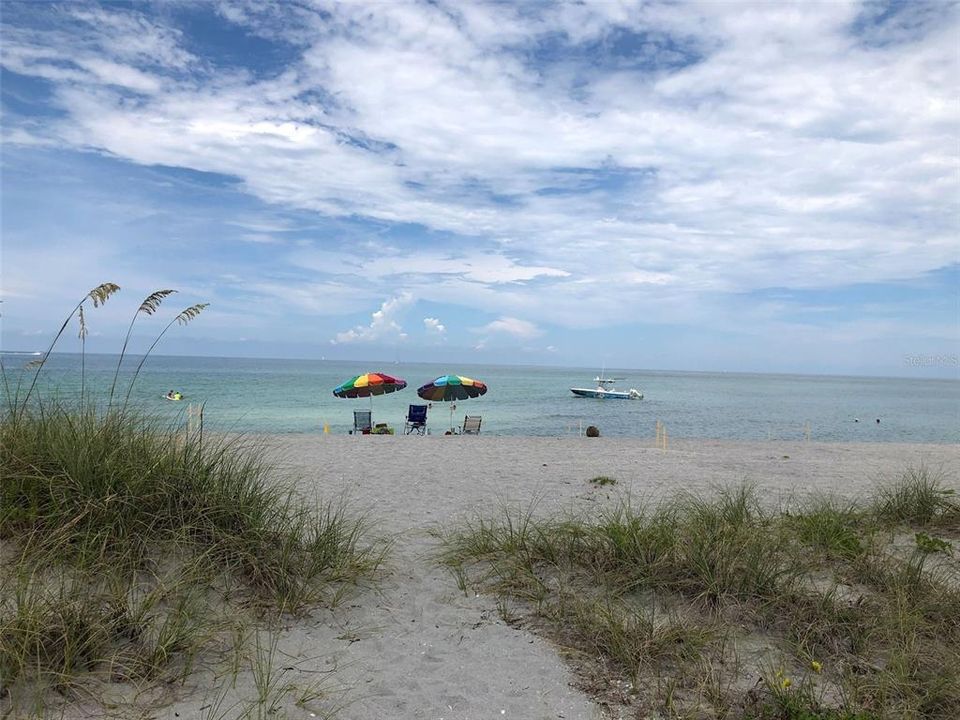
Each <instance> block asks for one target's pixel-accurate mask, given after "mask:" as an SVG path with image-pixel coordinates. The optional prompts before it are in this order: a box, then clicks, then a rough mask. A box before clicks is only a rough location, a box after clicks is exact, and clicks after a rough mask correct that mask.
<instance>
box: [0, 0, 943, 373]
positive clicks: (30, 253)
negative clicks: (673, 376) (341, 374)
mask: <svg viewBox="0 0 960 720" xmlns="http://www.w3.org/2000/svg"><path fill="white" fill-rule="evenodd" d="M0 41H2V50H0V61H2V75H0V90H2V151H0V152H2V158H0V160H2V164H0V173H2V175H0V190H2V218H0V223H2V255H0V260H2V266H0V277H2V288H0V294H2V300H3V304H2V306H0V308H2V329H0V339H2V345H3V349H5V350H24V351H31V350H43V349H45V348H46V346H47V345H48V344H49V342H50V340H51V339H52V337H53V335H54V334H55V332H56V330H57V329H58V328H59V327H60V323H61V322H62V320H63V318H64V317H65V316H66V314H67V313H68V312H69V311H70V310H71V309H72V308H73V306H74V305H76V303H77V302H78V301H79V300H80V298H82V297H83V296H84V294H85V293H86V292H87V291H88V290H90V289H91V288H92V287H94V286H96V285H98V284H99V283H101V282H107V281H109V282H115V283H117V284H118V285H120V286H121V288H122V290H121V292H120V293H118V294H117V295H115V296H114V297H112V298H111V299H110V300H109V301H108V302H107V303H106V304H105V305H104V306H103V307H100V308H92V307H89V308H86V322H87V325H88V327H89V331H90V334H89V336H88V337H87V340H86V349H87V351H91V352H117V351H118V350H119V348H120V345H121V344H122V341H123V336H124V333H125V332H126V331H127V327H128V325H129V323H130V319H131V316H132V314H133V313H134V311H135V310H136V309H137V307H138V305H139V304H140V301H141V300H142V299H143V298H144V297H145V296H146V295H147V294H149V293H150V292H152V291H154V290H158V289H166V288H170V289H176V290H178V294H177V295H174V296H172V297H171V298H168V299H167V300H166V301H165V302H164V304H163V306H162V307H161V309H160V310H159V311H158V312H157V314H156V315H154V316H150V317H147V316H141V317H139V318H138V319H137V322H136V325H135V326H134V332H133V339H132V344H131V347H132V349H133V350H134V351H136V350H138V349H139V350H142V349H143V348H145V347H146V345H147V344H149V342H151V341H152V339H153V336H154V335H155V334H156V333H157V332H159V330H160V329H161V328H162V326H163V325H164V324H166V322H168V321H169V320H170V318H172V317H173V316H174V315H175V314H176V313H177V312H178V311H179V310H181V309H183V308H184V307H187V306H189V305H192V304H194V303H199V302H207V303H210V305H209V307H208V308H207V309H206V310H205V311H204V312H203V313H202V314H201V316H200V317H198V318H197V319H195V320H194V321H193V322H192V323H191V324H190V325H189V326H187V327H183V328H179V327H178V328H176V329H175V330H171V332H170V333H169V334H168V335H167V336H165V337H164V340H163V343H162V345H161V346H160V347H159V348H158V352H161V353H167V354H186V355H214V356H249V357H300V358H326V359H356V360H369V361H388V360H389V361H394V360H399V361H433V360H435V361H438V362H445V363H508V364H539V365H566V366H578V367H589V368H600V367H620V368H652V369H676V370H704V371H731V372H737V371H744V372H798V373H835V374H868V375H896V376H908V377H953V378H956V377H958V374H960V363H958V357H960V8H958V5H957V3H954V2H932V3H925V2H890V3H887V2H880V3H866V4H864V3H855V2H822V3H811V2H805V3H797V4H792V3H779V2H778V3H734V2H723V3H720V2H706V3H673V2H667V3H661V2H644V3H634V2H614V1H610V2H596V3H574V2H563V3H560V2H549V3H540V2H537V3H526V2H522V3H521V2H516V3H509V2H498V3H482V2H471V3H465V2H459V1H457V2H448V1H447V0H435V1H434V2H379V3H377V2H373V3H360V2H356V3H330V2H322V1H318V2H282V3H277V4H271V3H266V2H261V1H260V0H251V1H249V2H247V1H246V0H222V1H216V2H215V1H212V0H211V1H209V2H194V1H190V2H177V1H176V0H165V1H164V2H158V3H150V2H111V3H101V4H95V3H84V2H61V3H53V2H51V3H38V2H33V1H31V2H22V3H19V2H15V1H13V0H4V2H3V4H2V6H0ZM75 331H76V327H75V326H74V325H71V329H70V331H69V332H68V333H66V334H65V336H64V338H63V339H62V340H61V344H60V345H58V349H59V350H63V351H77V350H79V340H78V339H77V334H76V332H75ZM364 369H369V368H364Z"/></svg>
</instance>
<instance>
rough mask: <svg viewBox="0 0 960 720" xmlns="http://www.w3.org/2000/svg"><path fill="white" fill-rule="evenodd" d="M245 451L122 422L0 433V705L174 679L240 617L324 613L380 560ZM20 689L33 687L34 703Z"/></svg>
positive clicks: (19, 415)
mask: <svg viewBox="0 0 960 720" xmlns="http://www.w3.org/2000/svg"><path fill="white" fill-rule="evenodd" d="M256 450H257V449H256V448H253V447H248V448H244V447H243V446H242V445H240V444H239V442H237V441H228V440H211V439H210V438H209V437H207V438H204V437H203V436H202V434H201V433H200V432H185V431H184V430H183V429H182V428H178V427H175V426H170V425H164V424H163V423H161V422H160V421H157V420H154V419H151V418H149V417H146V416H144V415H141V414H138V413H136V412H133V411H131V410H123V409H117V408H114V409H110V410H106V411H98V410H97V409H96V408H94V407H92V406H87V407H83V408H70V407H65V406H63V405H59V404H55V403H54V404H50V403H37V404H36V405H35V407H31V408H30V409H27V410H25V411H22V410H21V409H20V408H17V407H11V408H8V410H7V412H6V413H5V414H4V415H3V417H2V419H0V477H2V478H3V482H2V483H0V553H2V560H3V562H2V563H0V565H2V567H0V697H2V696H3V695H5V694H7V695H9V694H10V693H12V692H14V691H15V690H16V689H17V688H20V689H21V690H22V692H20V693H19V695H20V696H21V697H22V696H23V695H24V694H25V693H26V694H29V693H30V692H35V691H37V690H36V689H37V688H38V687H39V688H43V687H46V688H55V689H58V690H61V691H62V690H63V689H64V688H71V687H76V686H78V685H82V684H85V683H87V682H89V681H90V680H91V679H92V678H93V679H98V680H100V681H103V682H106V681H121V682H134V683H140V682H144V681H160V680H163V681H166V682H170V681H173V680H182V679H183V678H184V677H185V676H186V674H187V673H188V672H189V670H190V668H191V667H192V664H193V658H195V657H196V656H198V655H199V654H200V653H202V652H204V651H205V650H209V649H210V648H211V647H213V646H214V645H216V643H215V642H214V640H215V639H216V638H219V637H222V635H223V633H224V632H225V631H226V628H227V627H228V626H229V625H230V623H231V622H233V621H235V620H236V618H237V617H247V618H248V620H249V622H250V623H256V622H258V620H257V618H258V617H260V616H262V615H263V614H264V613H268V612H269V613H271V614H272V615H273V616H276V614H277V613H281V614H282V613H296V612H299V611H301V610H303V609H305V608H309V607H311V606H313V605H316V604H319V603H328V604H329V603H334V602H336V601H337V600H338V599H339V597H340V594H341V593H342V592H343V591H344V589H346V588H349V587H351V586H353V585H354V584H355V583H356V582H357V581H358V580H360V579H361V578H365V577H370V576H371V574H372V573H373V572H374V571H375V570H376V568H377V567H378V565H379V563H380V561H381V558H382V553H383V550H382V548H377V547H374V546H373V545H372V544H370V543H368V542H367V541H366V539H365V532H366V527H367V526H366V522H365V520H364V519H363V518H358V517H354V516H352V515H351V514H350V513H348V512H347V511H346V508H345V507H344V506H343V505H342V504H338V503H335V502H326V503H318V504H315V505H309V504H307V503H306V502H305V501H304V500H302V499H301V498H299V497H298V496H297V495H295V494H294V493H293V492H292V490H290V489H288V488H285V487H284V486H283V485H282V484H281V483H279V482H277V481H276V479H275V478H273V477H272V474H271V470H270V468H269V467H268V466H266V465H265V464H264V462H263V461H262V460H261V455H260V454H258V453H257V452H256ZM27 689H30V690H29V691H28V690H27Z"/></svg>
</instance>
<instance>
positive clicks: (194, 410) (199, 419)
mask: <svg viewBox="0 0 960 720" xmlns="http://www.w3.org/2000/svg"><path fill="white" fill-rule="evenodd" d="M194 430H200V431H202V430H203V404H202V403H201V404H200V405H194V404H193V403H190V404H189V405H187V434H188V435H192V434H193V432H194Z"/></svg>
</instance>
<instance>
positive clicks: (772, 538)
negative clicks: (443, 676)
mask: <svg viewBox="0 0 960 720" xmlns="http://www.w3.org/2000/svg"><path fill="white" fill-rule="evenodd" d="M941 483H942V480H937V481H932V480H931V478H930V477H929V476H924V474H923V473H917V472H908V473H905V474H904V476H903V477H902V478H900V479H899V480H898V481H897V482H895V483H892V484H889V485H887V486H884V487H881V488H878V489H877V490H876V493H875V498H876V501H875V502H874V503H870V502H864V503H862V504H860V503H852V502H845V501H842V500H838V499H832V498H824V497H813V498H810V499H809V500H807V501H805V502H802V503H800V504H799V506H794V507H791V508H790V509H789V510H787V509H785V508H780V509H773V508H771V507H769V506H765V505H764V504H763V503H762V502H761V501H760V497H759V495H758V493H757V491H756V489H755V488H752V487H750V486H739V487H733V488H729V489H726V490H721V491H720V492H718V493H717V494H715V495H714V496H712V497H696V496H691V495H680V496H677V497H674V498H672V499H669V500H667V501H665V502H662V503H660V504H658V505H656V506H637V505H634V504H632V503H631V501H630V500H629V499H625V500H623V501H622V502H621V503H620V504H618V505H617V506H615V507H613V508H610V509H605V510H602V511H600V512H599V513H594V514H593V515H592V516H590V517H586V516H572V517H571V516H569V515H568V516H553V517H539V516H537V515H536V514H535V513H534V512H533V511H532V510H531V511H525V512H517V511H516V510H510V511H504V513H503V516H502V517H501V518H500V519H499V520H496V519H493V520H491V519H489V518H484V519H477V520H474V521H472V522H471V523H468V524H467V526H466V527H464V528H462V529H460V530H458V531H455V532H451V533H449V534H448V535H447V536H446V545H445V553H444V556H443V559H444V561H445V562H446V563H447V564H449V565H450V566H451V567H453V568H454V569H455V570H456V572H458V573H459V574H460V576H461V578H462V582H464V583H467V582H470V580H469V579H467V576H468V574H471V575H472V577H473V578H474V579H473V583H474V585H475V587H476V588H477V589H480V590H486V591H489V592H494V593H496V594H498V595H499V596H500V604H501V607H506V606H507V602H508V601H512V603H513V604H512V605H510V608H511V613H512V616H511V620H512V621H513V622H517V623H520V624H526V625H528V626H529V627H531V628H532V629H534V630H535V631H538V632H542V633H544V634H545V635H547V636H548V637H549V638H551V639H553V640H554V641H555V642H557V643H558V644H560V645H561V646H562V647H564V648H567V649H568V652H567V656H568V657H570V658H572V660H573V662H574V668H575V670H576V672H577V675H578V677H579V678H580V682H581V685H582V687H583V688H584V689H586V690H587V691H589V692H591V693H593V694H594V695H596V696H597V697H598V698H599V699H601V700H603V701H604V702H608V703H611V704H621V705H625V706H630V707H635V708H636V709H637V710H636V712H637V717H645V716H646V714H660V715H663V716H671V717H672V716H677V717H724V718H770V719H771V720H773V719H774V718H777V719H780V718H805V719H811V718H831V719H840V718H844V719H848V720H853V719H859V718H891V719H892V718H902V717H918V718H921V717H922V718H943V720H946V719H947V718H953V717H960V622H958V621H957V618H958V617H960V604H958V603H960V583H957V582H956V580H957V577H958V575H957V574H956V572H954V573H953V574H950V572H947V570H949V567H948V564H949V562H951V561H952V557H953V553H952V547H953V546H952V543H951V542H950V540H949V539H944V538H943V537H940V536H939V535H937V534H934V533H932V532H928V531H925V530H922V529H921V528H928V529H929V528H941V529H943V528H948V527H949V526H948V525H944V523H945V520H946V518H949V517H950V514H951V513H952V512H953V506H952V504H951V503H952V496H951V495H950V494H949V493H948V492H944V485H943V484H941ZM934 500H935V502H933V501H934ZM518 531H519V532H518ZM908 531H910V532H909V534H907V533H908ZM912 531H916V532H912ZM904 534H906V536H907V537H908V538H909V539H910V540H911V541H912V542H911V543H909V545H908V546H907V547H906V549H904V547H903V545H904V543H903V542H900V541H898V540H897V538H899V537H901V536H903V535H904ZM898 543H899V544H898ZM945 563H946V564H945ZM945 568H946V569H945ZM955 569H956V568H954V570H955ZM518 609H519V610H518ZM611 688H619V690H618V691H617V692H613V691H612V690H611ZM623 688H630V691H629V692H624V691H623Z"/></svg>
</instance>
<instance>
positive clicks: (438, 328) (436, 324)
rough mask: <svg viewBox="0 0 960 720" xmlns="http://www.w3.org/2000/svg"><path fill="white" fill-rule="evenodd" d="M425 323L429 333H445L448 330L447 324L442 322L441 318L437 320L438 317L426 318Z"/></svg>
mask: <svg viewBox="0 0 960 720" xmlns="http://www.w3.org/2000/svg"><path fill="white" fill-rule="evenodd" d="M423 325H424V327H425V328H426V329H427V333H429V334H433V335H443V334H444V333H446V332H447V328H446V326H445V325H444V324H443V323H441V322H440V321H439V320H437V318H432V317H428V318H424V319H423Z"/></svg>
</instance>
